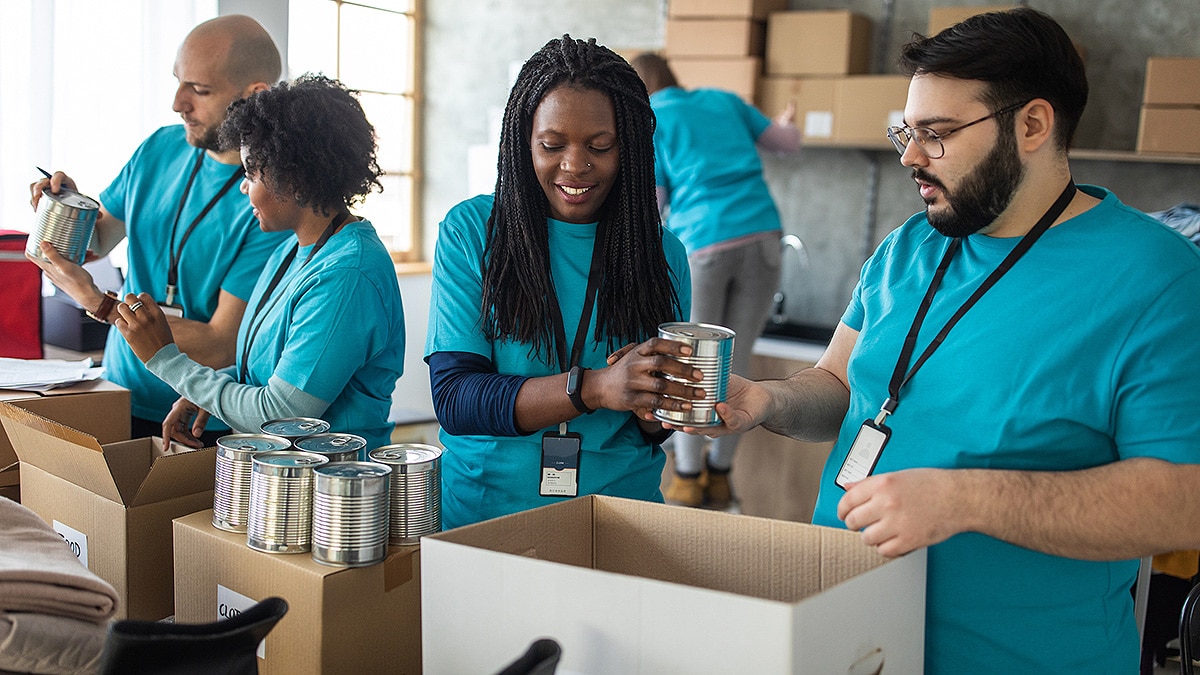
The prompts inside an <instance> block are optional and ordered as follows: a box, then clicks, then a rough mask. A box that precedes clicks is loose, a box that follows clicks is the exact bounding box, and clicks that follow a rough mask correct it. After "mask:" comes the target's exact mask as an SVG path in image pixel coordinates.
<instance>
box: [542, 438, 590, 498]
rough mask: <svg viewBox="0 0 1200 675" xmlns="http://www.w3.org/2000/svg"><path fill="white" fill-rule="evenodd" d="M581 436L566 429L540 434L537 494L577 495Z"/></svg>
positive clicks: (544, 495) (550, 495)
mask: <svg viewBox="0 0 1200 675" xmlns="http://www.w3.org/2000/svg"><path fill="white" fill-rule="evenodd" d="M582 447H583V437H581V436H580V435H579V434H577V433H574V432H571V431H567V432H563V433H555V432H553V431H547V432H546V433H544V434H542V479H541V483H540V485H539V488H538V494H539V495H541V496H543V497H577V496H579V455H580V449H581V448H582Z"/></svg>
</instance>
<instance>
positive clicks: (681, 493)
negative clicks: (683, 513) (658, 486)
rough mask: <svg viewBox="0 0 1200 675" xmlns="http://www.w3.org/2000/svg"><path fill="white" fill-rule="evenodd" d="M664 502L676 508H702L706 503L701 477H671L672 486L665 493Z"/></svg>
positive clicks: (676, 475)
mask: <svg viewBox="0 0 1200 675" xmlns="http://www.w3.org/2000/svg"><path fill="white" fill-rule="evenodd" d="M663 500H665V501H666V502H667V503H668V504H675V505H676V506H692V507H696V506H700V505H701V504H703V503H704V486H703V485H701V484H700V476H681V475H679V474H675V475H674V476H672V477H671V484H670V485H668V486H667V489H666V490H664V491H663Z"/></svg>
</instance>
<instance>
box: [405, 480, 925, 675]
mask: <svg viewBox="0 0 1200 675" xmlns="http://www.w3.org/2000/svg"><path fill="white" fill-rule="evenodd" d="M421 567H422V572H421V594H422V600H421V606H422V612H421V613H422V633H423V652H424V669H425V672H426V673H453V674H455V675H457V674H459V673H486V672H494V671H496V670H499V669H500V668H501V667H503V666H504V665H505V664H506V663H508V662H510V661H511V660H513V659H515V658H516V657H517V656H519V655H520V654H521V653H522V652H524V650H525V649H526V648H527V647H528V645H529V644H530V643H531V642H532V641H533V640H535V639H537V638H539V637H551V638H554V639H555V640H557V641H558V642H559V644H560V645H562V650H563V653H562V661H561V662H560V667H561V669H562V671H564V672H577V673H665V672H672V673H814V674H820V675H827V674H829V673H856V674H857V673H863V674H867V673H877V672H879V670H880V668H882V667H883V664H884V663H886V666H887V667H886V672H896V673H919V672H922V671H923V668H924V635H925V550H924V549H920V550H918V551H914V552H913V553H911V554H909V555H906V556H903V557H900V558H895V559H887V558H884V557H882V556H880V555H879V554H878V553H876V552H875V550H874V549H873V548H872V547H870V546H867V545H865V544H863V543H862V542H861V538H860V536H859V535H858V534H857V533H855V532H849V531H845V530H838V529H832V528H825V527H816V526H813V525H807V524H803V523H794V522H786V521H777V520H768V519H765V518H753V517H750V516H738V515H730V514H726V513H719V512H713V511H703V510H698V509H686V508H680V507H672V506H665V505H662V504H653V503H647V502H638V501H631V500H625V499H617V498H613V497H599V496H589V497H580V498H578V499H573V500H570V501H565V502H560V503H557V504H554V505H550V506H545V507H541V508H538V509H534V510H532V511H527V512H524V513H518V514H514V515H511V516H506V517H503V518H497V519H495V520H490V521H485V522H482V523H478V524H476V525H470V526H467V527H462V528H458V529H454V530H450V531H447V532H442V533H439V534H434V535H428V536H426V537H423V538H422V539H421Z"/></svg>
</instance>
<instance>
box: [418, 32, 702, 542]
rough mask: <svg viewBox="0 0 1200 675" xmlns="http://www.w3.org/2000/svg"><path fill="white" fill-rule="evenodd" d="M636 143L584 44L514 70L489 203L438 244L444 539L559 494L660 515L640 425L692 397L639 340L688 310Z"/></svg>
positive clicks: (618, 96) (650, 451)
mask: <svg viewBox="0 0 1200 675" xmlns="http://www.w3.org/2000/svg"><path fill="white" fill-rule="evenodd" d="M653 130H654V115H653V113H652V112H651V109H650V102H649V100H648V97H647V94H646V88H645V86H644V85H643V84H642V82H641V80H639V79H638V76H637V73H635V72H634V71H633V69H632V68H630V67H629V64H628V63H626V62H625V60H624V59H622V58H621V57H620V56H617V55H616V54H615V53H613V52H612V51H610V50H609V49H607V48H605V47H602V46H600V45H598V44H596V41H595V39H590V40H587V41H583V40H576V39H572V38H571V37H570V36H563V38H562V39H555V40H551V41H550V42H548V43H547V44H546V45H545V46H544V47H543V48H542V49H541V50H540V51H538V52H537V53H536V54H534V55H533V56H532V57H531V58H530V59H529V60H528V61H526V62H525V64H524V66H523V67H522V68H521V71H520V74H519V75H518V77H517V80H516V84H515V85H514V86H513V89H512V92H511V93H510V95H509V99H508V104H507V106H506V108H505V111H504V119H503V127H502V129H501V138H500V159H499V176H498V178H497V180H496V191H495V194H493V195H483V196H478V197H474V198H472V199H468V200H467V201H464V202H462V203H460V204H458V205H457V206H455V207H454V208H453V209H451V210H450V212H449V213H448V214H447V215H446V218H445V220H443V221H442V223H441V226H440V228H439V231H438V240H437V249H436V254H435V257H434V267H433V292H432V295H431V298H430V308H429V333H428V335H427V337H426V341H425V359H426V362H427V363H428V364H429V377H430V382H431V389H432V392H433V403H434V410H435V412H436V414H437V418H438V421H439V422H440V423H441V425H442V430H441V441H442V443H443V445H444V446H445V453H444V454H443V456H442V523H443V526H444V527H445V528H446V529H449V528H453V527H457V526H460V525H466V524H469V523H474V522H477V521H481V520H485V519H488V518H493V517H496V516H501V515H505V514H509V513H514V512H517V511H522V510H525V509H530V508H533V507H536V506H539V505H542V504H548V503H552V502H554V501H560V500H561V499H563V498H568V497H572V496H575V495H584V494H605V495H615V496H620V497H628V498H634V499H643V500H657V501H661V500H662V496H661V494H660V492H659V483H660V481H661V479H662V471H663V467H664V464H665V461H666V457H665V454H664V453H663V450H662V447H661V443H662V441H663V440H665V438H666V432H665V431H664V429H663V427H662V425H661V424H660V423H658V422H656V421H654V420H653V416H652V415H651V412H650V411H651V410H652V409H654V408H660V407H661V408H666V409H670V410H687V409H690V402H687V401H684V400H682V399H694V398H696V397H697V395H699V396H702V395H703V394H702V391H703V390H701V389H699V388H697V387H693V386H690V385H689V384H687V383H686V382H687V381H688V380H692V381H699V380H700V379H701V375H702V373H701V372H700V371H699V369H695V368H692V367H690V366H685V365H684V364H683V363H681V362H680V361H678V360H676V359H675V358H673V357H677V356H685V355H687V354H688V353H690V351H689V348H687V347H686V345H683V344H682V343H679V342H671V341H663V340H659V339H658V338H656V337H652V336H655V335H657V328H658V326H659V324H661V323H663V322H669V321H678V320H680V319H681V318H683V317H686V316H687V312H688V309H689V291H688V288H689V287H688V267H687V257H686V253H685V252H684V248H683V245H682V244H681V243H680V242H679V240H678V239H677V238H676V237H675V236H674V235H672V234H670V233H669V232H667V231H665V230H664V229H663V228H662V225H661V223H660V221H659V216H658V209H657V207H656V205H655V200H654V157H653V154H652V147H653V146H652V134H653ZM648 338H649V339H648ZM657 352H665V353H666V354H669V355H670V356H663V355H661V354H658V353H657ZM659 373H666V374H670V375H673V376H675V377H677V378H679V379H680V380H681V381H679V382H673V381H669V380H667V379H664V378H661V377H658V376H657V375H658V374H659ZM668 397H674V398H668ZM635 412H640V413H642V414H641V415H638V414H633V413H635ZM639 417H641V418H643V419H639Z"/></svg>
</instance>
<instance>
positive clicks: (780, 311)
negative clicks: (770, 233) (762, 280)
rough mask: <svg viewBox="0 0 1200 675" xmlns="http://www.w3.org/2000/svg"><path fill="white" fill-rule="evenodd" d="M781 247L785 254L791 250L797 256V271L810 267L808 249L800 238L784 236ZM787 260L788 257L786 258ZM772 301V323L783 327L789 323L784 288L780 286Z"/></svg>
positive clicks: (781, 276)
mask: <svg viewBox="0 0 1200 675" xmlns="http://www.w3.org/2000/svg"><path fill="white" fill-rule="evenodd" d="M779 246H780V247H781V248H782V249H783V251H784V252H785V253H786V252H787V251H788V250H789V249H790V250H791V251H792V252H793V253H794V254H795V255H796V265H797V268H796V269H797V270H802V269H804V268H805V267H808V249H807V248H805V246H804V242H803V241H801V240H800V237H797V236H796V235H794V234H785V235H783V237H782V238H780V240H779ZM785 259H786V256H785ZM782 263H783V261H780V264H781V265H782ZM782 281H783V275H782V274H781V275H780V282H781V283H782ZM772 300H773V302H772V305H771V323H773V324H775V325H781V324H784V323H787V319H788V317H787V314H786V313H785V312H784V307H783V301H784V294H783V287H782V286H780V288H779V289H778V290H776V291H775V297H774V298H773V299H772Z"/></svg>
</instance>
